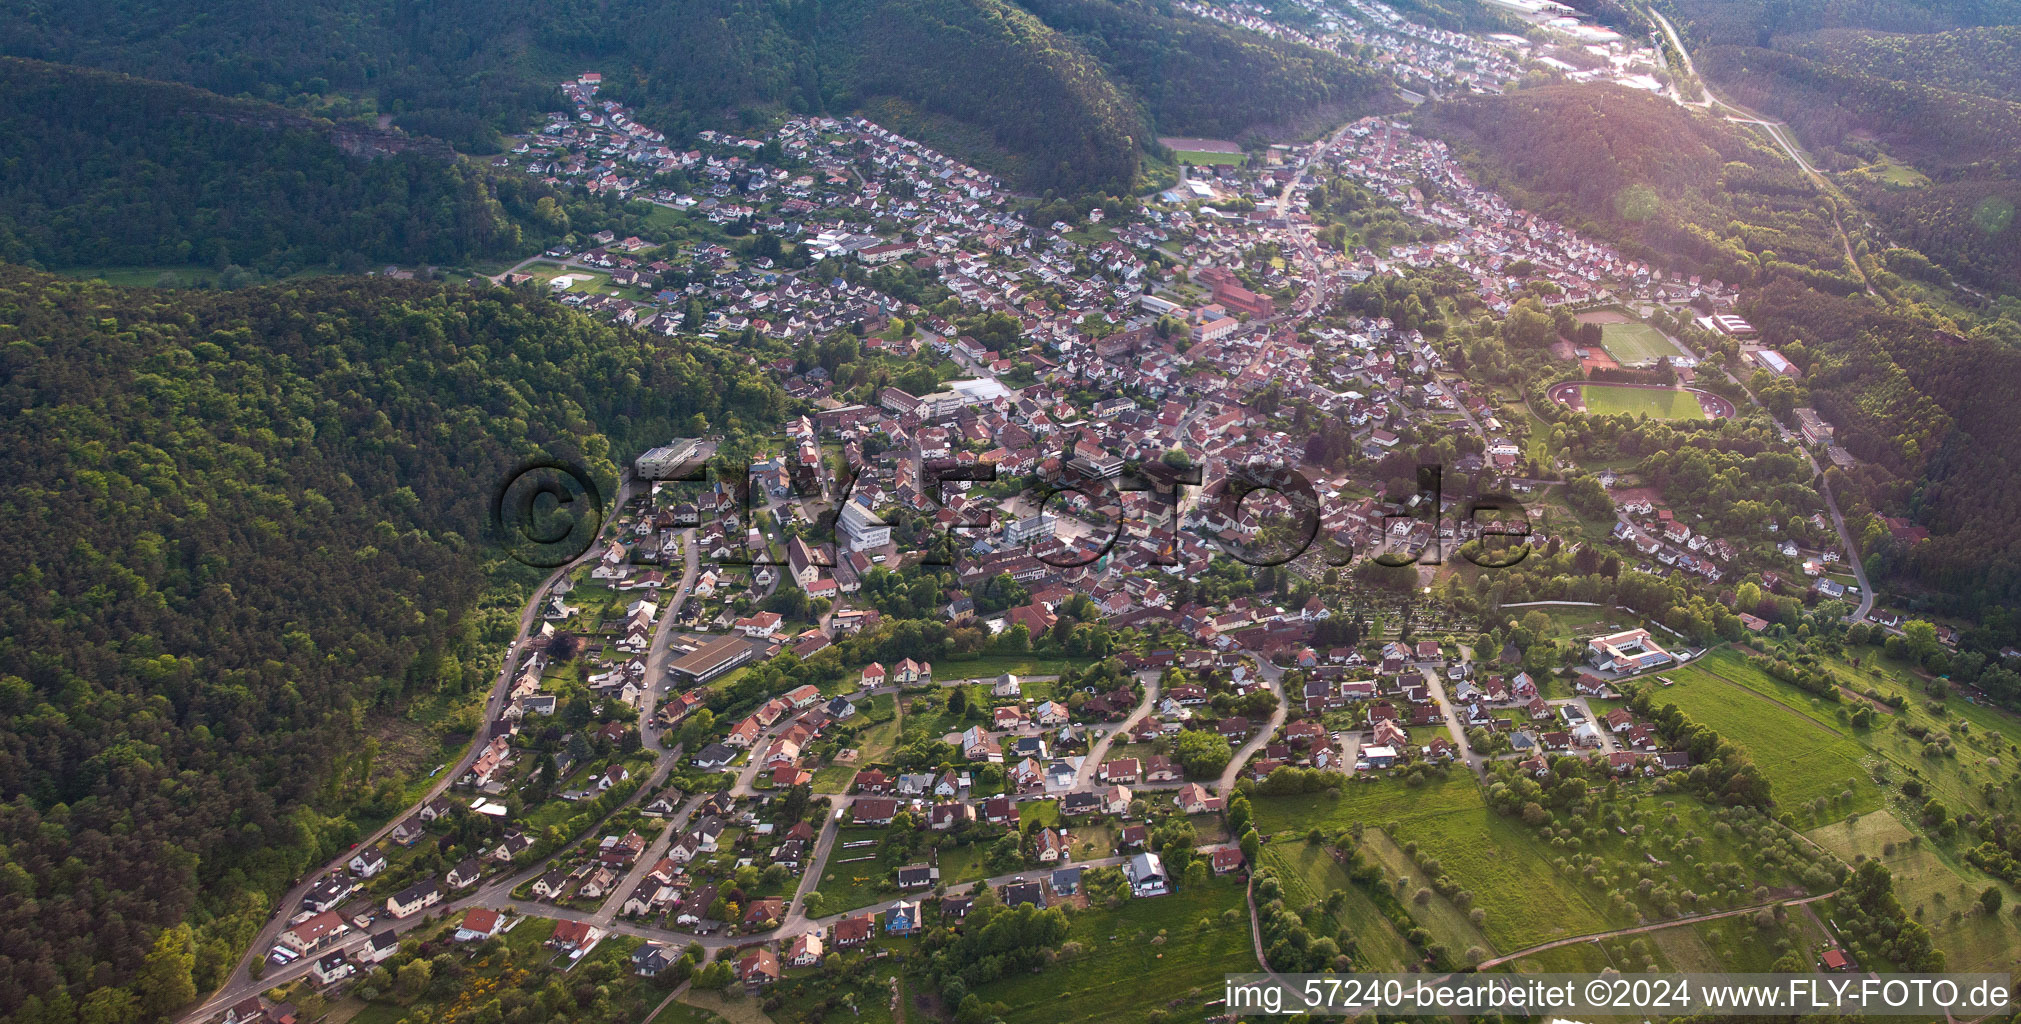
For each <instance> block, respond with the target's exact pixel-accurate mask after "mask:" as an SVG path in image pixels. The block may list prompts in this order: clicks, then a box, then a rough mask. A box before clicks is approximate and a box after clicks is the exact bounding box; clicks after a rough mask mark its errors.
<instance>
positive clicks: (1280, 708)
mask: <svg viewBox="0 0 2021 1024" xmlns="http://www.w3.org/2000/svg"><path fill="white" fill-rule="evenodd" d="M1256 664H1257V665H1258V666H1259V668H1258V670H1257V671H1258V674H1259V675H1261V676H1262V677H1263V682H1264V683H1265V684H1266V685H1268V686H1269V687H1270V692H1271V693H1274V694H1276V695H1277V707H1276V709H1275V710H1273V711H1271V712H1270V721H1269V722H1268V723H1267V724H1265V725H1264V727H1263V729H1262V730H1261V731H1259V732H1258V733H1257V734H1256V735H1254V736H1251V737H1250V738H1249V742H1247V743H1244V744H1243V745H1242V747H1241V749H1239V750H1237V751H1235V756H1233V757H1231V758H1229V759H1228V767H1226V768H1223V769H1221V779H1220V781H1218V782H1216V783H1215V784H1214V791H1215V792H1216V793H1217V794H1219V795H1220V796H1221V797H1222V798H1223V799H1226V798H1227V797H1228V796H1230V795H1231V794H1233V793H1234V792H1235V780H1236V778H1237V777H1239V776H1240V775H1241V774H1242V766H1243V765H1246V764H1248V763H1249V759H1250V758H1252V757H1255V756H1256V755H1257V753H1259V752H1260V751H1262V749H1263V748H1264V746H1265V745H1266V744H1268V743H1269V742H1270V738H1271V737H1272V736H1275V735H1277V730H1279V729H1282V728H1284V720H1285V719H1286V718H1287V717H1289V714H1288V708H1287V707H1286V706H1285V702H1284V670H1283V669H1280V668H1278V667H1277V666H1275V665H1272V664H1271V663H1270V661H1269V659H1267V658H1265V657H1263V656H1262V655H1260V654H1259V655H1256Z"/></svg>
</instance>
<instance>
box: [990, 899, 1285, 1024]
mask: <svg viewBox="0 0 2021 1024" xmlns="http://www.w3.org/2000/svg"><path fill="white" fill-rule="evenodd" d="M1247 916H1248V911H1247V909H1246V904H1245V900H1244V898H1243V888H1242V883H1241V882H1240V881H1237V880H1235V879H1233V878H1220V879H1215V880H1213V881H1210V882H1208V883H1207V884H1206V885H1205V886H1200V887H1185V888H1181V889H1180V890H1179V891H1177V892H1175V893H1173V894H1171V895H1169V896H1161V897H1157V898H1155V899H1135V900H1130V901H1129V902H1128V903H1125V904H1124V905H1123V906H1122V907H1121V908H1119V909H1117V910H1113V911H1111V910H1086V911H1081V912H1079V913H1076V914H1075V915H1074V916H1073V919H1072V921H1073V923H1072V926H1071V928H1070V930H1069V932H1068V935H1067V939H1068V942H1069V944H1070V946H1077V947H1078V948H1077V949H1076V950H1075V951H1072V952H1069V953H1066V954H1064V955H1062V956H1061V958H1060V959H1059V961H1058V962H1056V963H1054V964H1053V965H1052V966H1050V967H1047V968H1046V969H1045V970H1044V971H1042V972H1040V973H1038V974H1035V975H1027V976H1020V977H1017V978H1006V979H1000V980H997V981H994V982H991V983H989V984H987V985H983V986H981V987H979V988H977V989H976V990H975V991H976V992H977V993H978V994H979V995H981V996H982V999H983V1001H984V1002H991V1003H1003V1004H1004V1005H1005V1006H1006V1007H1008V1009H1007V1011H1006V1012H1005V1013H1004V1015H1003V1019H1004V1020H1005V1021H1006V1022H1008V1024H1077V1022H1083V1021H1086V1022H1100V1024H1109V1022H1112V1021H1113V1022H1130V1021H1148V1020H1150V1019H1151V1015H1152V1014H1153V1013H1155V1012H1157V1011H1160V1010H1170V1009H1177V1010H1180V1011H1182V1012H1183V1013H1188V1014H1193V1015H1197V1013H1196V1011H1197V1010H1198V1009H1199V1007H1200V1005H1201V1004H1202V1003H1204V1002H1207V1001H1209V1000H1212V999H1214V998H1217V996H1218V994H1219V992H1220V989H1221V979H1222V976H1223V975H1224V974H1227V973H1228V972H1230V971H1244V970H1253V969H1254V968H1255V964H1256V954H1255V952H1254V951H1253V949H1252V948H1251V944H1250V939H1249V927H1248V922H1247Z"/></svg>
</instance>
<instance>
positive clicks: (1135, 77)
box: [1018, 0, 1386, 137]
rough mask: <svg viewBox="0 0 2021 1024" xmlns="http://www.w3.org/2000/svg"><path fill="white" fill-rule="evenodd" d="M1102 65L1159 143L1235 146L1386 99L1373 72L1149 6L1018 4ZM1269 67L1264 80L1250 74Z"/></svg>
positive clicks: (1054, 1)
mask: <svg viewBox="0 0 2021 1024" xmlns="http://www.w3.org/2000/svg"><path fill="white" fill-rule="evenodd" d="M1018 3H1019V5H1020V6H1022V7H1024V8H1025V9H1026V10H1029V11H1031V12H1032V13H1033V14H1036V15H1037V16H1038V17H1039V18H1040V19H1041V20H1043V21H1044V22H1045V23H1046V24H1047V25H1049V26H1051V27H1052V28H1053V29H1054V30H1056V31H1059V32H1062V33H1065V34H1066V35H1068V36H1070V37H1071V38H1073V39H1074V41H1075V42H1077V43H1079V44H1080V45H1081V46H1082V47H1083V48H1084V49H1086V50H1087V51H1088V52H1089V53H1091V54H1093V55H1094V56H1095V57H1096V58H1097V59H1099V60H1100V61H1101V62H1102V65H1103V67H1105V68H1107V69H1109V71H1110V73H1111V74H1112V75H1113V76H1115V77H1116V78H1117V79H1118V80H1120V81H1122V82H1124V83H1126V84H1127V86H1128V87H1129V89H1130V91H1131V92H1133V93H1135V94H1137V95H1139V96H1141V97H1142V98H1143V100H1144V105H1145V109H1146V110H1147V112H1148V113H1149V114H1150V116H1151V118H1152V120H1153V122H1154V123H1156V124H1157V126H1158V130H1159V131H1160V132H1161V133H1164V134H1174V135H1203V136H1225V137H1234V136H1239V135H1241V134H1243V133H1244V132H1246V131H1248V130H1249V129H1251V128H1254V127H1257V126H1260V125H1272V124H1280V123H1282V122H1283V121H1284V120H1285V119H1286V118H1292V119H1297V117H1296V115H1299V114H1301V113H1309V114H1318V113H1319V112H1321V111H1323V110H1334V111H1337V110H1338V109H1340V107H1341V106H1342V105H1344V104H1362V103H1367V102H1369V101H1370V100H1372V99H1374V98H1375V96H1376V95H1377V93H1379V92H1380V91H1382V90H1384V89H1385V87H1386V80H1385V79H1384V78H1383V77H1382V76H1381V75H1380V74H1378V73H1377V72H1376V71H1375V70H1374V68H1373V66H1363V65H1357V64H1355V63H1352V62H1350V61H1349V60H1347V59H1346V58H1343V57H1339V56H1336V55H1334V54H1330V53H1326V52H1324V51H1320V50H1314V49H1312V48H1310V47H1307V46H1303V45H1300V44H1297V43H1292V42H1287V41H1284V40H1277V39H1271V38H1269V37H1267V36H1261V35H1258V34H1256V33H1254V32H1247V31H1243V30H1241V29H1237V28H1231V27H1229V26H1226V25H1222V24H1218V23H1216V22H1211V21H1203V20H1201V19H1198V18H1192V17H1184V16H1174V15H1173V14H1171V13H1170V11H1169V7H1168V6H1167V5H1163V4H1157V3H1152V2H1149V0H1018ZM1258 68H1269V69H1270V71H1269V73H1268V74H1261V75H1259V74H1256V73H1255V71H1256V69H1258Z"/></svg>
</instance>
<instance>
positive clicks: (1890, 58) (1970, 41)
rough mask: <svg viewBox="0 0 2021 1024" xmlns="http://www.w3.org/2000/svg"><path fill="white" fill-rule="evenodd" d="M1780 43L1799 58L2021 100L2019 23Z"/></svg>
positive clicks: (1841, 32) (1833, 33)
mask: <svg viewBox="0 0 2021 1024" xmlns="http://www.w3.org/2000/svg"><path fill="white" fill-rule="evenodd" d="M1780 45H1781V46H1782V48H1783V49H1785V50H1787V51H1789V52H1790V53H1793V54H1795V55H1797V56H1799V57H1804V58H1807V59H1809V60H1815V61H1820V62H1823V63H1826V64H1843V65H1845V66H1848V67H1855V68H1865V69H1866V70H1867V72H1868V73H1869V74H1874V75H1879V76H1881V77H1883V78H1892V79H1896V80H1899V81H1919V82H1922V83H1924V84H1926V85H1934V86H1936V87H1938V88H1940V89H1949V90H1951V91H1953V92H1968V93H1973V94H1976V95H1979V96H1991V97H1994V98H1995V99H2003V100H2021V26H2015V25H2000V26H1995V27H1991V28H1965V29H1956V30H1953V31H1950V32H1930V33H1925V34H1921V35H1904V34H1901V33H1891V32H1870V31H1865V30H1861V29H1830V30H1826V31H1822V32H1812V33H1809V34H1806V35H1799V36H1793V37H1789V38H1786V39H1784V40H1782V41H1781V42H1780Z"/></svg>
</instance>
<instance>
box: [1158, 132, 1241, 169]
mask: <svg viewBox="0 0 2021 1024" xmlns="http://www.w3.org/2000/svg"><path fill="white" fill-rule="evenodd" d="M1158 144H1159V145H1161V146H1164V147H1165V148H1166V149H1169V150H1171V151H1172V159H1174V160H1177V161H1179V162H1180V163H1182V164H1192V165H1194V166H1196V167H1198V166H1201V165H1204V164H1240V163H1242V162H1243V161H1245V160H1247V159H1248V157H1247V155H1245V154H1244V153H1243V152H1242V147H1241V146H1238V145H1236V144H1235V143H1233V142H1229V141H1227V140H1225V139H1196V138H1191V137H1188V136H1181V135H1166V136H1161V137H1160V138H1159V139H1158Z"/></svg>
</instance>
